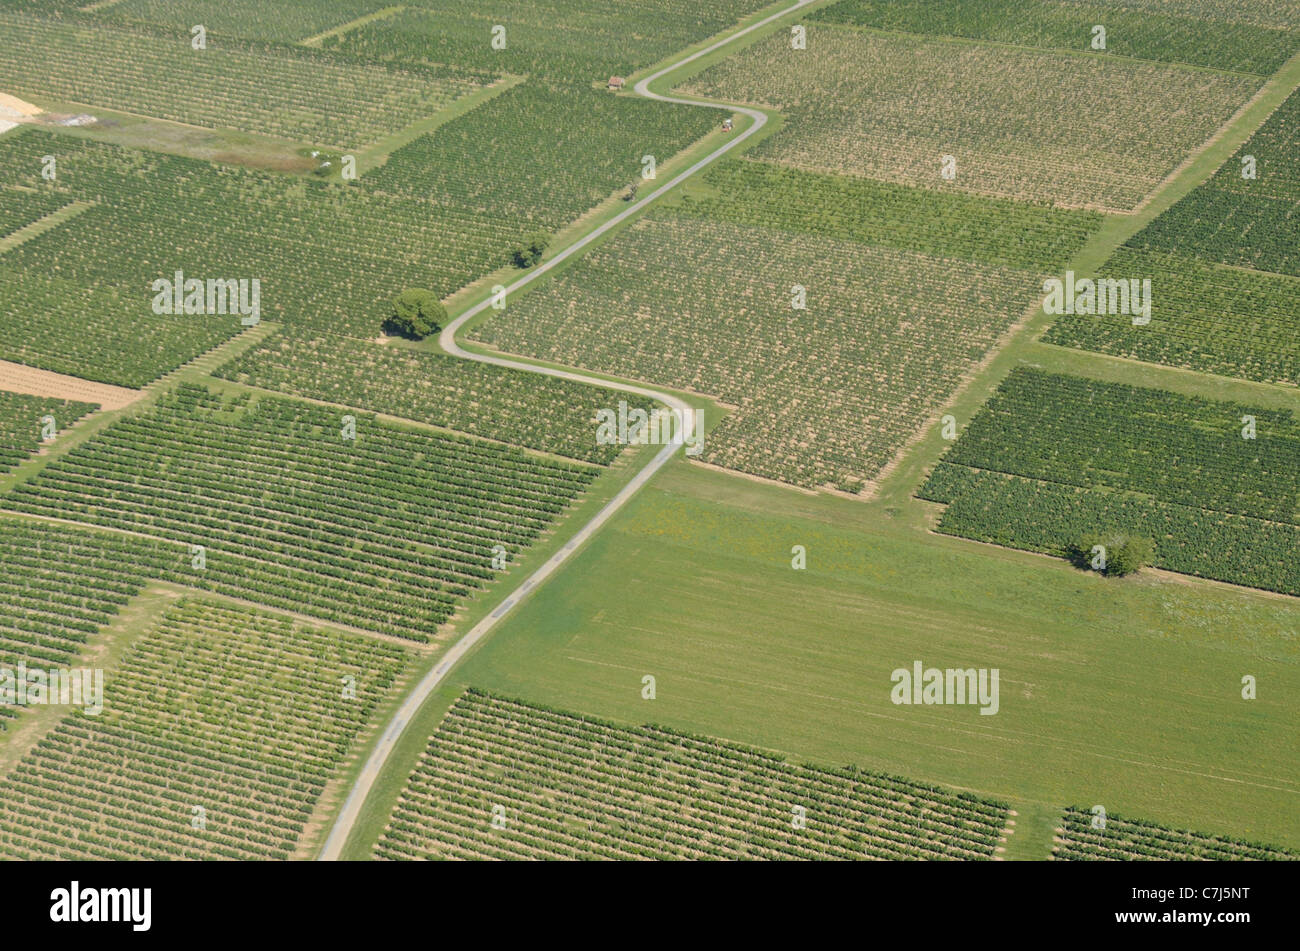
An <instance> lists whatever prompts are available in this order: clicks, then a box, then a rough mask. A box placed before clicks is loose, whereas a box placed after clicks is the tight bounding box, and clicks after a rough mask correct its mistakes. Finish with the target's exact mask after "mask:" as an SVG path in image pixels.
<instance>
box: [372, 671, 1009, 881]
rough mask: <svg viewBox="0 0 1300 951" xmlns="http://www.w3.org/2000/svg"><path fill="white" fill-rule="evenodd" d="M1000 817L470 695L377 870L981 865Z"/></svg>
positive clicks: (1001, 812) (753, 754)
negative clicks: (535, 865) (654, 864)
mask: <svg viewBox="0 0 1300 951" xmlns="http://www.w3.org/2000/svg"><path fill="white" fill-rule="evenodd" d="M1007 818H1008V816H1007V806H1006V804H1005V803H1001V802H995V801H992V800H988V799H982V798H979V797H976V796H972V795H970V794H968V793H958V792H956V791H950V790H946V789H940V788H938V787H934V786H925V785H922V784H920V783H915V782H911V781H908V780H905V779H899V778H896V777H893V776H884V775H879V774H876V773H870V772H865V771H860V770H858V769H855V768H852V767H850V768H842V769H823V768H818V767H814V766H803V765H797V764H793V763H789V762H786V761H785V760H784V759H782V758H780V757H779V756H775V755H773V754H771V753H765V752H763V751H761V750H755V749H750V748H747V747H744V746H739V745H737V744H734V743H726V742H722V741H720V740H714V739H709V738H707V737H701V736H692V735H689V734H685V733H679V732H676V731H673V730H666V729H663V728H661V727H655V726H644V727H622V726H617V725H615V724H612V723H607V722H603V721H601V720H595V719H591V718H588V717H583V716H579V715H576V714H571V713H563V712H560V711H554V710H549V709H547V708H545V707H539V706H535V705H530V704H524V703H520V702H518V701H514V700H507V699H503V698H500V697H495V696H491V695H488V694H485V693H482V692H479V691H474V690H471V691H469V692H467V693H466V694H464V695H463V696H462V697H461V698H460V699H459V700H458V701H457V702H456V704H455V705H454V706H453V707H452V708H451V710H450V711H449V712H448V714H447V716H446V717H445V719H444V720H443V722H442V725H441V726H440V727H439V728H438V732H437V733H436V734H434V736H433V738H432V740H431V741H430V743H429V748H428V749H427V750H426V751H425V753H424V755H423V756H422V757H421V759H420V763H419V765H418V766H417V767H416V770H415V773H414V775H412V776H411V778H410V780H409V782H408V784H407V787H406V789H405V790H404V791H403V794H402V798H401V801H400V802H399V803H398V807H397V810H396V812H395V813H394V815H393V816H392V818H391V819H390V820H389V824H388V827H387V829H386V830H385V833H384V836H383V838H382V839H381V840H380V842H379V845H378V847H377V849H376V855H377V856H378V857H380V858H393V859H411V858H422V859H429V858H460V859H484V858H504V859H519V858H534V859H539V858H540V859H895V860H897V859H988V858H992V856H993V853H994V850H995V849H997V847H998V843H999V841H1001V840H1002V835H1003V832H1004V829H1005V826H1006V821H1007Z"/></svg>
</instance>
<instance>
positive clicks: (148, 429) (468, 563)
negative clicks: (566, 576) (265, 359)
mask: <svg viewBox="0 0 1300 951" xmlns="http://www.w3.org/2000/svg"><path fill="white" fill-rule="evenodd" d="M349 415H350V414H349ZM352 418H353V419H354V420H355V438H349V437H348V435H347V433H346V430H347V428H348V422H347V421H346V420H345V419H344V414H343V411H339V410H330V409H326V408H322V407H317V406H313V405H309V404H305V403H300V402H297V401H291V400H284V399H279V398H273V397H265V398H262V399H260V400H258V401H257V402H256V403H255V404H253V403H250V398H249V395H248V394H247V393H244V394H242V395H238V396H233V397H222V396H220V395H218V394H214V393H211V392H209V391H208V390H206V389H204V388H202V387H198V386H193V385H189V384H182V385H181V386H180V387H179V388H178V389H177V390H175V391H174V392H172V393H170V394H167V395H165V396H164V397H163V398H162V399H161V400H160V401H159V403H158V404H157V406H156V407H155V408H154V409H153V410H152V411H151V412H150V413H148V414H145V415H141V416H136V417H130V418H125V419H122V420H120V421H118V422H117V423H115V424H114V425H113V426H112V427H110V428H109V429H108V430H106V431H105V432H103V433H102V434H100V435H98V436H97V437H96V438H94V439H92V440H90V441H89V442H87V443H85V444H83V445H81V446H78V447H76V448H75V449H74V450H72V451H71V452H70V453H68V454H67V455H66V456H64V457H63V458H61V459H59V460H58V461H57V462H56V463H54V464H53V465H51V466H48V467H46V468H45V469H43V470H42V471H41V472H40V473H38V474H37V475H36V476H35V477H34V478H32V479H31V480H29V481H28V482H25V483H22V484H20V485H18V486H16V487H15V488H14V489H13V490H12V491H11V492H10V493H9V495H8V496H7V497H6V498H5V499H4V500H3V504H4V505H6V506H7V507H9V508H11V509H16V510H18V511H22V512H27V513H31V514H36V515H46V516H55V517H58V518H63V519H72V520H75V521H80V522H87V523H90V524H95V525H101V526H105V527H109V528H115V529H121V530H128V531H132V532H137V533H141V534H144V535H149V536H152V537H156V538H159V539H163V540H166V541H170V542H181V543H183V544H184V545H186V546H201V547H202V549H203V550H204V558H203V559H202V560H203V564H201V565H198V564H192V565H189V566H185V567H182V568H180V569H178V570H176V571H173V572H172V573H171V574H170V575H169V578H170V579H171V580H175V581H178V582H180V583H184V584H191V585H194V586H196V587H200V588H208V589H211V590H214V591H217V592H220V593H225V594H231V595H235V596H242V597H246V598H248V599H249V600H253V601H257V602H259V603H263V604H266V605H268V606H272V607H279V608H285V609H289V610H294V611H299V612H301V613H304V614H309V615H312V616H315V617H320V618H323V619H326V620H331V621H339V622H343V623H347V624H353V625H356V626H359V627H364V628H367V629H371V630H376V631H380V632H384V633H390V634H394V635H397V636H401V637H407V638H413V639H416V640H422V641H423V640H427V639H428V638H429V637H431V636H432V635H434V634H435V633H436V632H437V629H438V628H439V626H440V625H441V624H443V623H444V622H445V621H446V620H447V619H448V618H450V617H451V615H452V614H453V613H454V612H455V611H456V609H457V608H458V607H459V606H460V605H461V604H462V603H463V602H464V600H465V599H466V598H468V597H470V596H471V595H472V594H473V593H474V592H475V591H477V590H478V589H481V588H483V587H485V586H486V585H488V584H489V583H490V582H491V580H492V579H493V578H494V577H495V575H496V573H497V571H496V570H495V569H494V568H493V562H494V558H496V557H497V556H499V555H500V554H501V552H500V551H498V552H494V548H497V547H498V546H499V547H500V549H501V550H503V551H504V556H505V557H506V558H507V559H509V560H514V559H516V558H517V557H518V555H519V554H520V552H522V551H523V550H524V549H526V548H527V547H528V546H529V545H531V544H532V543H533V542H534V541H535V540H536V539H537V538H538V537H539V536H540V535H541V534H542V533H543V532H545V531H547V530H548V529H549V528H550V527H551V526H552V525H553V524H554V522H555V520H556V519H557V518H558V517H559V516H560V515H561V514H562V513H563V512H564V510H565V509H566V507H567V506H568V505H569V504H570V503H571V502H572V501H573V500H574V499H575V498H576V497H577V496H578V495H579V494H580V493H581V492H582V491H583V490H584V489H585V488H586V486H587V485H589V484H590V482H591V481H592V479H593V478H594V477H595V474H596V472H597V471H598V470H596V469H593V468H590V467H586V466H581V467H580V466H578V465H571V464H563V463H558V462H553V461H551V460H549V459H546V458H543V457H540V456H533V455H528V454H525V453H524V452H523V451H522V450H517V449H512V448H509V447H506V446H502V445H498V444H494V443H486V442H482V441H479V440H472V439H468V438H461V437H455V436H446V435H440V434H436V433H431V432H422V431H416V430H412V429H407V428H400V427H396V426H393V425H389V424H384V423H380V422H378V421H377V420H375V419H374V418H373V417H370V416H365V415H362V414H357V415H356V416H354V417H352Z"/></svg>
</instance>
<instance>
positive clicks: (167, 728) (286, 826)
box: [0, 599, 408, 860]
mask: <svg viewBox="0 0 1300 951" xmlns="http://www.w3.org/2000/svg"><path fill="white" fill-rule="evenodd" d="M407 661H408V655H407V653H406V651H404V650H403V649H402V648H400V647H397V646H395V645H392V644H387V643H384V642H382V641H378V640H376V639H371V638H365V637H361V636H355V635H349V634H343V633H337V632H329V631H324V630H320V629H318V628H313V627H309V626H305V625H302V624H297V623H295V622H292V621H289V620H286V619H283V618H277V617H275V616H272V615H269V614H265V613H260V612H257V611H253V610H251V609H248V608H242V607H232V606H225V605H218V604H216V603H213V602H209V601H204V600H198V599H187V600H185V601H182V602H180V603H178V604H176V605H175V606H173V607H169V608H168V609H167V610H166V612H165V613H164V614H163V615H162V616H161V617H160V618H159V619H158V620H157V621H156V622H154V624H153V625H152V627H151V628H150V629H149V630H148V631H146V632H145V633H144V634H143V635H141V637H140V638H139V639H138V640H137V641H136V642H135V643H134V644H132V646H131V648H130V649H129V651H128V653H127V655H126V656H125V657H124V658H123V659H122V661H121V663H120V665H119V666H118V667H116V668H115V669H113V670H110V671H109V672H108V674H107V676H106V678H105V689H104V697H103V711H102V712H101V713H100V714H98V715H97V716H90V715H88V714H87V713H85V712H81V711H78V712H73V713H70V714H68V715H67V716H65V717H64V718H63V720H62V721H61V722H60V723H59V725H58V726H56V727H55V728H54V729H53V730H52V731H51V732H50V733H49V734H47V735H46V736H44V737H43V738H42V739H41V740H40V741H39V742H38V743H37V744H36V746H35V748H34V749H33V750H32V751H31V752H30V753H28V754H27V755H26V756H24V757H23V759H22V760H21V761H20V762H19V763H18V765H17V766H16V767H15V768H14V769H13V770H11V771H10V772H9V774H8V775H7V776H6V777H5V778H4V779H3V780H0V855H2V856H4V857H5V858H18V859H119V860H120V859H220V858H226V859H259V858H260V859H267V858H273V859H284V858H288V857H290V855H291V854H292V853H293V851H294V849H295V847H296V846H297V845H298V842H299V839H300V838H301V836H302V833H303V830H304V828H305V827H306V825H307V823H308V821H309V820H310V819H311V817H312V815H313V811H314V809H315V806H316V803H317V801H318V800H319V798H320V795H321V792H322V791H323V789H324V786H325V784H326V782H328V781H329V780H330V779H331V778H332V777H333V776H334V775H335V774H336V772H337V770H338V768H339V765H340V764H341V763H342V762H343V760H344V758H345V757H346V756H347V755H348V754H349V753H350V752H351V751H352V748H353V745H354V743H355V741H356V739H357V737H358V735H359V734H360V733H361V732H362V731H363V730H364V729H365V728H366V727H367V725H368V724H369V722H370V720H371V718H372V716H373V714H374V712H375V708H376V707H377V705H378V704H379V703H380V702H382V700H383V699H384V698H385V696H386V695H387V694H388V693H389V692H390V690H391V688H392V686H393V683H394V681H395V679H396V678H397V677H398V676H399V674H401V672H402V671H403V669H404V668H405V666H406V664H407ZM349 688H351V689H349Z"/></svg>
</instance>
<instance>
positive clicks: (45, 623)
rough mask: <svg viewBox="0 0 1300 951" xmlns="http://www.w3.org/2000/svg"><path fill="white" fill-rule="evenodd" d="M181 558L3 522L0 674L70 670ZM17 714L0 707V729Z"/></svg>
mask: <svg viewBox="0 0 1300 951" xmlns="http://www.w3.org/2000/svg"><path fill="white" fill-rule="evenodd" d="M181 556H182V550H181V549H180V548H179V546H176V547H173V548H170V549H168V547H167V546H162V545H151V544H148V543H145V542H142V541H140V540H137V539H132V538H126V537H121V536H111V535H105V534H104V533H101V532H87V531H83V530H78V529H74V528H67V527H64V526H56V525H50V524H36V523H32V522H29V521H26V520H16V519H13V518H0V564H3V565H4V575H3V577H0V667H4V668H9V669H12V668H14V667H15V666H16V665H17V664H19V663H26V664H28V665H29V666H37V665H41V666H46V667H48V666H50V665H55V666H67V665H71V664H74V663H75V662H76V659H77V657H78V656H79V655H80V654H81V652H82V651H83V650H84V649H85V647H86V644H87V642H88V641H89V639H90V637H91V636H92V635H94V634H95V633H96V632H97V631H98V630H99V629H100V628H101V627H103V626H104V625H105V624H107V623H108V622H109V621H111V620H112V619H113V618H114V617H115V616H116V615H117V613H118V612H119V611H120V610H121V609H122V607H124V606H125V605H126V603H127V601H128V600H129V599H130V598H131V597H133V596H134V595H136V594H139V592H140V590H141V589H142V588H143V587H144V585H145V584H146V583H147V581H149V580H150V577H151V576H152V575H157V574H160V573H164V572H167V571H171V570H174V568H175V567H176V566H177V565H179V564H180V562H181ZM17 712H18V711H17V710H16V709H15V708H14V707H12V706H8V705H4V704H0V730H3V729H5V724H6V723H7V721H11V720H13V719H14V717H15V716H16V715H17Z"/></svg>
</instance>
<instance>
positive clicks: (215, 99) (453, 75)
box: [0, 11, 484, 148]
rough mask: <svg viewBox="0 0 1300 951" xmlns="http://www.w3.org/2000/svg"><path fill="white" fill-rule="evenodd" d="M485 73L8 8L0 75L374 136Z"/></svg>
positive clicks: (162, 108) (17, 87)
mask: <svg viewBox="0 0 1300 951" xmlns="http://www.w3.org/2000/svg"><path fill="white" fill-rule="evenodd" d="M92 64H93V67H92ZM483 79H484V77H482V76H478V75H470V76H467V75H462V74H458V73H457V72H455V71H453V70H436V69H434V68H432V67H425V68H420V67H410V68H408V69H394V68H390V67H387V66H378V65H371V64H359V63H344V62H339V61H337V60H333V59H331V58H329V57H326V56H323V55H322V54H320V53H317V52H315V51H313V50H308V49H296V48H292V47H285V46H268V45H263V44H256V43H251V42H249V41H244V40H234V39H224V38H219V37H215V36H214V37H212V38H210V40H209V41H208V43H207V48H206V49H201V50H196V49H194V48H193V47H192V46H191V36H190V32H189V25H188V24H187V25H186V26H185V27H184V28H183V29H180V30H165V29H141V30H128V29H118V28H115V27H108V26H105V25H103V24H100V23H88V22H82V23H77V22H67V21H63V20H38V19H34V18H32V17H31V16H28V15H21V14H12V13H6V12H3V11H0V86H2V87H3V88H4V89H6V90H9V91H11V92H12V93H13V94H14V95H17V96H27V97H39V98H46V99H54V100H59V101H63V102H71V103H77V104H81V105H85V106H88V107H95V106H100V107H103V108H106V109H115V110H119V111H122V112H130V113H136V114H139V115H147V116H154V117H155V118H159V119H169V120H172V121H174V122H183V123H185V124H187V125H196V126H205V127H209V128H228V129H240V130H242V131H244V132H257V133H261V134H263V135H270V136H275V137H277V138H282V139H289V140H293V141H299V140H302V141H306V142H311V143H313V144H317V145H329V146H335V147H338V148H360V147H362V146H366V145H369V144H371V143H372V142H374V141H375V140H377V139H379V138H381V137H382V136H383V135H385V134H387V133H392V132H396V131H398V130H400V129H402V128H404V127H405V126H407V125H410V124H411V123H412V122H414V121H415V120H417V119H420V118H422V117H424V116H427V115H429V114H431V113H434V112H436V111H438V110H439V109H441V108H443V107H444V106H447V105H449V104H451V103H452V102H453V101H455V100H456V99H457V98H459V97H460V96H463V95H465V94H466V93H469V92H470V91H472V90H473V89H474V88H475V86H476V85H477V84H478V83H479V82H481V81H483ZM340 88H342V89H346V90H347V91H348V92H347V95H346V96H340V95H339V94H338V90H339V89H340Z"/></svg>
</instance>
